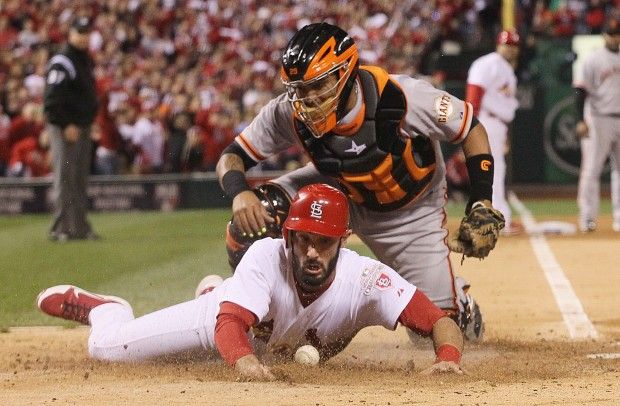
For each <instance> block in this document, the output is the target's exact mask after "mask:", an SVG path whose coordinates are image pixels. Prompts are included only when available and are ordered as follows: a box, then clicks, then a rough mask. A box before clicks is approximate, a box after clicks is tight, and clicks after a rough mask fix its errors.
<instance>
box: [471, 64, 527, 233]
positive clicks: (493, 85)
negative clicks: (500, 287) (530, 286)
mask: <svg viewBox="0 0 620 406" xmlns="http://www.w3.org/2000/svg"><path fill="white" fill-rule="evenodd" d="M467 84H471V85H476V86H480V87H481V88H483V89H484V95H483V96H482V101H481V104H480V113H479V114H478V119H479V120H480V122H481V123H482V125H483V126H484V128H485V129H486V131H487V135H488V136H489V144H490V146H491V154H492V155H493V160H494V161H495V170H494V175H493V207H495V208H496V209H498V210H499V211H500V212H502V214H503V215H504V218H505V220H506V228H507V229H508V228H510V224H511V222H512V211H511V210H510V205H509V204H508V201H507V200H506V159H505V152H506V143H507V142H508V124H510V122H511V121H512V120H513V119H514V116H515V111H516V110H517V108H518V107H519V102H518V101H517V98H516V93H517V77H516V76H515V73H514V70H513V68H512V66H511V65H510V63H508V61H507V60H506V59H505V58H504V57H502V56H501V55H500V54H499V53H497V52H491V53H490V54H486V55H484V56H481V57H480V58H478V59H476V60H475V61H474V63H472V65H471V67H470V68H469V72H468V74H467Z"/></svg>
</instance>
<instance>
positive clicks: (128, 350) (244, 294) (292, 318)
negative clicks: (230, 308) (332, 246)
mask: <svg viewBox="0 0 620 406" xmlns="http://www.w3.org/2000/svg"><path fill="white" fill-rule="evenodd" d="M334 272H336V275H335V278H334V281H333V283H332V284H331V286H330V287H329V288H328V289H327V290H326V291H325V292H324V293H323V294H322V295H321V296H320V297H319V298H317V299H316V300H315V301H314V302H312V303H311V304H310V305H308V306H307V307H303V306H302V305H301V303H300V301H299V297H298V294H297V291H296V288H295V282H294V279H293V272H292V270H291V269H290V261H289V260H288V259H287V249H286V246H285V242H284V240H282V239H271V238H265V239H263V240H259V241H257V242H255V243H254V244H253V245H252V247H251V248H250V249H249V250H248V252H247V253H246V254H245V256H244V257H243V260H242V261H241V263H240V264H239V266H238V267H237V270H236V272H235V274H234V275H233V276H232V277H231V278H229V279H227V280H225V281H224V283H223V284H222V285H220V286H218V287H216V288H215V289H214V290H213V291H211V292H209V293H207V294H205V295H202V296H200V297H199V298H198V299H195V300H192V301H189V302H185V303H181V304H178V305H175V306H172V307H168V308H165V309H162V310H159V311H156V312H154V313H151V314H147V315H145V316H142V317H139V318H137V319H136V318H134V316H133V313H132V310H131V308H128V307H126V306H124V305H121V304H116V303H111V304H104V305H101V306H98V307H96V308H94V309H93V310H92V311H91V313H90V323H91V326H92V330H91V335H90V338H89V342H88V348H89V352H90V354H91V355H92V356H93V357H95V358H98V359H103V360H109V361H139V360H143V359H147V358H151V357H154V356H161V355H167V354H174V353H178V352H181V351H187V350H192V349H200V348H204V349H206V350H207V351H211V352H215V351H216V347H215V340H214V336H215V324H216V316H217V314H218V312H219V308H220V304H221V303H222V302H232V303H235V304H237V305H240V306H242V307H244V308H246V309H248V310H249V311H251V312H252V313H253V314H254V315H255V316H256V317H257V319H258V321H261V322H268V321H273V333H272V335H271V338H270V339H269V341H268V342H267V345H266V348H265V347H262V348H263V349H266V350H267V351H268V350H269V349H271V348H278V349H279V350H280V351H281V350H282V348H289V349H290V351H291V352H290V353H291V354H292V353H293V352H294V350H295V349H297V348H298V347H300V346H301V345H305V344H308V338H307V336H308V335H307V332H308V331H313V333H312V336H313V337H314V338H318V339H319V340H320V343H321V344H322V345H323V344H330V343H334V342H338V341H339V340H347V339H350V338H351V337H352V336H353V335H355V334H356V333H357V332H358V331H359V330H361V329H362V328H364V327H367V326H376V325H380V326H384V327H385V328H388V329H392V330H393V329H395V328H396V324H397V321H398V318H399V316H400V314H401V313H402V312H403V310H404V309H405V307H406V306H407V304H408V303H409V301H410V300H411V298H412V297H413V294H414V293H415V290H416V288H415V286H413V285H411V284H410V283H408V282H407V281H405V280H404V279H403V278H402V277H400V276H399V275H398V274H397V273H396V272H395V271H394V270H392V269H391V268H389V267H387V266H386V265H383V264H382V263H380V262H378V261H376V260H374V259H371V258H368V257H363V256H360V255H358V254H357V253H355V252H354V251H351V250H348V249H345V248H342V249H341V250H340V256H339V259H338V262H337V265H336V269H335V271H334ZM251 341H252V344H253V346H254V348H255V350H256V349H258V348H261V347H260V346H259V345H258V343H257V342H254V341H255V340H251ZM259 355H260V354H259Z"/></svg>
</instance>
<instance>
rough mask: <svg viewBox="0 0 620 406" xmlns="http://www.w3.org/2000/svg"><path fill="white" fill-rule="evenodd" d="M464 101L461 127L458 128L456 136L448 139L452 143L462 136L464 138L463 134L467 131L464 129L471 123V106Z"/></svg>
mask: <svg viewBox="0 0 620 406" xmlns="http://www.w3.org/2000/svg"><path fill="white" fill-rule="evenodd" d="M464 103H465V111H464V112H463V121H462V122H461V128H460V129H459V132H458V134H457V135H456V137H454V138H453V139H452V140H451V141H450V142H452V143H455V142H458V141H461V140H462V139H463V138H465V135H466V134H467V133H468V131H465V130H466V129H467V130H469V126H470V125H471V119H472V114H471V112H472V110H473V107H472V106H471V104H470V103H468V102H464Z"/></svg>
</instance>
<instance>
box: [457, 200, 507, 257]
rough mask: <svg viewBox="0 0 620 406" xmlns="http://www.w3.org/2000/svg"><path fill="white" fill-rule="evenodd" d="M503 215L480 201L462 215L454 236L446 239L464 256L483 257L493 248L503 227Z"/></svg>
mask: <svg viewBox="0 0 620 406" xmlns="http://www.w3.org/2000/svg"><path fill="white" fill-rule="evenodd" d="M504 225H505V221H504V215H503V214H502V213H500V212H499V211H498V210H496V209H494V208H493V207H490V206H486V205H485V204H484V203H482V202H476V203H474V204H473V205H472V208H471V210H470V211H469V214H468V215H467V216H465V217H463V220H461V225H460V226H459V229H458V231H457V232H456V236H454V237H453V238H451V239H450V240H449V241H448V247H450V250H451V251H453V252H458V253H462V254H463V258H465V257H475V258H480V259H482V258H485V257H486V256H487V255H489V253H490V252H491V250H492V249H493V248H495V243H496V242H497V239H498V237H499V232H500V230H501V229H502V228H504Z"/></svg>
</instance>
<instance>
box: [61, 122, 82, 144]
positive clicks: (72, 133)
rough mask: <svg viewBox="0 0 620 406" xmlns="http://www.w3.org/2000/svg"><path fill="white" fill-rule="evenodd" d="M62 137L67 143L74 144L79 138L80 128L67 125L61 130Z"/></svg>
mask: <svg viewBox="0 0 620 406" xmlns="http://www.w3.org/2000/svg"><path fill="white" fill-rule="evenodd" d="M63 136H64V137H65V140H67V141H68V142H76V141H77V140H78V138H80V127H78V126H77V125H74V124H69V125H68V126H66V127H65V129H64V130H63Z"/></svg>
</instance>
